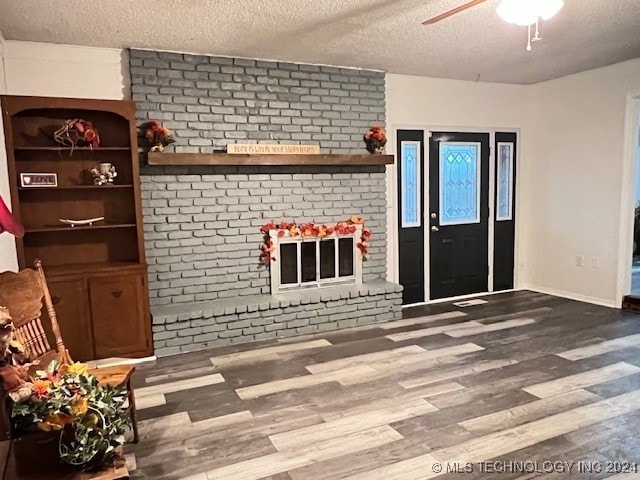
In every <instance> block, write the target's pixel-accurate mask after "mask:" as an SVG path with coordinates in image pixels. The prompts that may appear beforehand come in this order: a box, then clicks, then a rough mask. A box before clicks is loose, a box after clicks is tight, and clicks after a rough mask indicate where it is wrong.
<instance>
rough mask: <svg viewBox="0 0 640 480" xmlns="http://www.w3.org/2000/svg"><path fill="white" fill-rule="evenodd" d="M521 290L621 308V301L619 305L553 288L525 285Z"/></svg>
mask: <svg viewBox="0 0 640 480" xmlns="http://www.w3.org/2000/svg"><path fill="white" fill-rule="evenodd" d="M522 289H523V290H531V291H534V292H538V293H544V294H546V295H553V296H554V297H562V298H568V299H569V300H577V301H578V302H585V303H593V304H594V305H600V306H602V307H609V308H620V307H621V306H622V299H621V300H620V303H617V302H614V301H611V300H607V299H604V298H598V297H590V296H588V295H580V294H579V293H574V292H565V291H564V290H556V289H554V288H546V287H537V286H533V285H527V286H526V287H523V288H522Z"/></svg>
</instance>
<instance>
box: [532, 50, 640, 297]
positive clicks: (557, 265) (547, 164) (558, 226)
mask: <svg viewBox="0 0 640 480" xmlns="http://www.w3.org/2000/svg"><path fill="white" fill-rule="evenodd" d="M527 88H529V89H530V93H531V96H530V101H531V108H532V112H531V115H532V119H533V122H531V125H530V127H528V136H529V137H530V138H531V139H532V141H531V142H529V143H527V144H526V145H525V146H524V150H523V155H522V156H523V159H524V164H523V168H522V169H521V177H522V178H524V179H526V183H525V184H524V186H523V192H522V193H523V195H522V198H523V202H522V205H521V207H522V209H521V216H520V219H521V222H520V224H521V227H522V228H521V231H520V240H521V247H522V248H521V253H522V255H521V262H524V270H525V272H526V284H527V285H528V286H530V287H532V288H536V289H538V290H542V291H548V292H551V293H558V294H563V295H567V296H572V297H575V298H582V299H585V300H588V301H593V302H597V303H603V304H606V305H616V306H617V305H620V302H621V298H618V297H619V294H620V292H617V290H616V280H617V275H618V260H619V258H622V257H619V256H624V257H626V256H627V254H628V252H625V251H621V249H622V248H623V247H621V246H620V244H622V245H624V244H625V240H626V239H625V238H621V237H622V236H627V235H628V233H627V232H626V231H625V232H621V230H622V229H623V226H624V225H623V223H624V222H623V221H622V220H621V211H625V210H626V205H625V204H623V202H622V196H621V192H623V191H628V189H629V185H628V184H625V185H623V179H622V178H623V175H622V172H623V170H624V168H625V161H626V162H627V163H630V161H631V160H632V155H631V154H630V155H629V158H627V159H626V160H625V158H624V155H625V154H624V152H625V141H629V139H628V138H627V139H626V140H625V115H626V111H627V101H628V98H629V95H631V94H640V59H636V60H631V61H627V62H623V63H619V64H616V65H612V66H609V67H604V68H600V69H596V70H591V71H587V72H583V73H579V74H576V75H571V76H568V77H564V78H560V79H556V80H551V81H548V82H544V83H540V84H537V85H533V86H530V87H527ZM626 148H627V149H629V148H631V145H628V146H627V147H626ZM629 152H631V151H630V150H629ZM633 170H635V167H633ZM628 180H629V182H630V184H632V183H634V182H633V180H634V179H633V177H629V179H628ZM632 199H633V197H631V199H630V202H631V201H632ZM578 255H581V256H584V257H585V266H584V267H577V266H576V256H578ZM594 259H597V260H594ZM592 261H594V262H595V261H597V265H595V264H594V265H592ZM595 266H597V268H594V267H595Z"/></svg>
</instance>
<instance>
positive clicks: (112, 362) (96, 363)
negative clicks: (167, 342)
mask: <svg viewBox="0 0 640 480" xmlns="http://www.w3.org/2000/svg"><path fill="white" fill-rule="evenodd" d="M153 360H157V358H156V356H155V355H153V356H151V357H143V358H124V357H111V358H102V359H100V360H90V361H88V362H85V363H86V364H87V365H89V367H90V368H105V367H115V366H117V365H136V364H138V363H144V362H151V361H153Z"/></svg>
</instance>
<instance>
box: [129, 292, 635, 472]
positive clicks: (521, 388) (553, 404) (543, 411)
mask: <svg viewBox="0 0 640 480" xmlns="http://www.w3.org/2000/svg"><path fill="white" fill-rule="evenodd" d="M482 299H484V300H486V301H487V303H484V304H480V305H474V306H469V307H465V308H458V307H455V306H454V305H453V304H450V303H444V304H436V305H429V306H424V307H413V308H409V309H405V310H404V312H403V317H404V318H403V319H402V320H398V321H395V322H389V323H386V324H382V325H377V326H367V327H363V328H355V329H349V330H346V331H342V332H332V333H327V334H324V335H316V336H309V335H307V336H305V337H301V338H299V339H294V340H291V339H287V340H286V341H285V340H283V341H269V342H260V343H256V344H252V345H238V346H233V347H225V348H219V349H214V350H209V351H202V352H194V353H189V354H184V355H180V356H174V357H166V358H161V359H159V360H157V361H155V362H151V363H148V364H142V365H140V366H139V367H138V369H137V372H136V374H135V377H134V383H135V384H136V386H137V390H136V393H137V394H138V395H137V397H138V406H139V415H138V416H139V429H140V435H141V441H140V443H139V444H137V445H133V444H128V445H127V446H126V453H127V461H128V464H129V465H131V466H132V468H133V471H132V473H131V475H132V478H133V479H154V480H162V479H164V480H180V479H190V480H213V479H216V480H217V479H224V480H252V479H254V480H260V479H265V480H337V479H348V480H423V479H428V478H442V479H458V478H464V479H469V480H471V479H495V478H499V479H514V480H515V479H519V480H525V479H530V478H539V479H547V478H561V477H569V478H577V479H582V478H584V479H601V478H611V479H614V480H619V479H627V478H628V479H633V478H640V440H638V433H637V432H638V431H639V430H640V315H636V314H631V313H626V312H622V311H620V310H615V309H609V308H605V307H599V306H594V305H589V304H585V303H580V302H574V301H571V300H565V299H561V298H557V297H551V296H547V295H542V294H538V293H534V292H527V291H523V292H511V293H504V294H500V295H492V296H486V297H482ZM636 470H637V471H636Z"/></svg>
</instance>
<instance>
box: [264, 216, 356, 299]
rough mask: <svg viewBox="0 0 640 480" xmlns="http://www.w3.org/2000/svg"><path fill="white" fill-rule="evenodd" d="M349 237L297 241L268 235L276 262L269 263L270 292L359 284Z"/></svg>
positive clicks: (272, 233)
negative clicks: (273, 248)
mask: <svg viewBox="0 0 640 480" xmlns="http://www.w3.org/2000/svg"><path fill="white" fill-rule="evenodd" d="M361 234H362V232H361V227H360V226H358V229H357V230H356V231H355V233H354V234H353V235H340V236H336V235H332V236H330V237H326V238H300V237H291V236H288V235H285V236H283V237H278V235H277V232H276V231H273V232H271V239H272V242H273V245H274V246H275V248H276V249H275V252H274V253H275V258H276V260H275V261H274V262H272V263H271V292H272V293H278V292H283V291H288V290H295V289H302V288H309V287H321V286H329V285H338V284H349V283H353V284H355V283H362V259H361V256H360V255H359V251H358V248H357V242H358V239H359V238H360V236H361Z"/></svg>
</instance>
